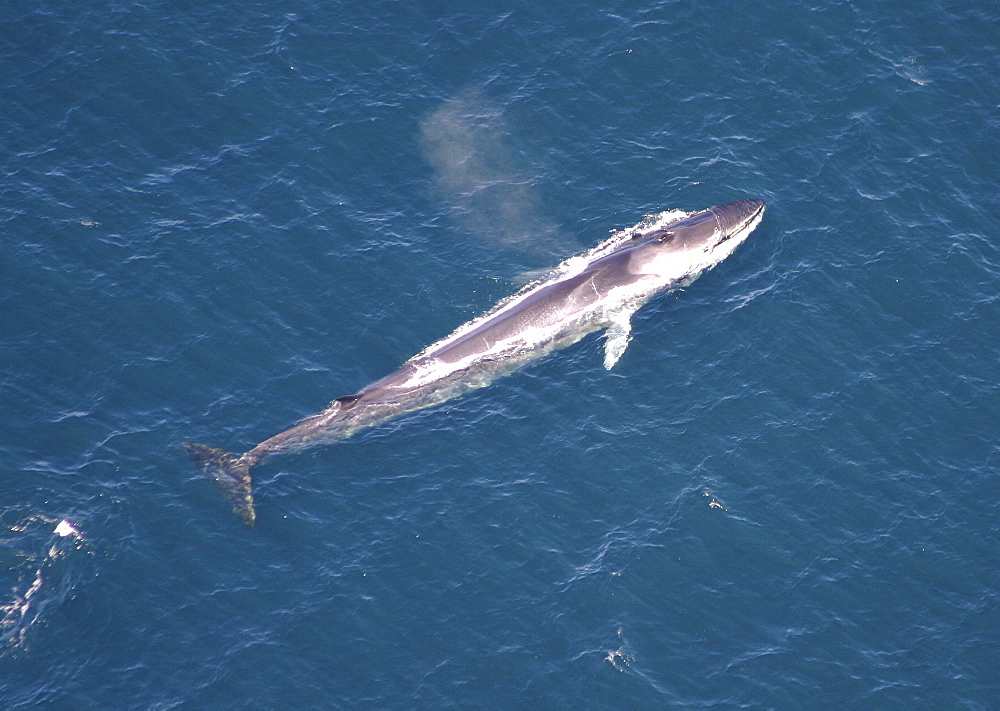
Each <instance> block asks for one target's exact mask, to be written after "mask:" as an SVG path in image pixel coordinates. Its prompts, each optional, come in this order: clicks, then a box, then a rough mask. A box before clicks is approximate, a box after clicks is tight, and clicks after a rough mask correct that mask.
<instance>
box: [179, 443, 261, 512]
mask: <svg viewBox="0 0 1000 711" xmlns="http://www.w3.org/2000/svg"><path fill="white" fill-rule="evenodd" d="M181 449H183V450H184V451H185V452H187V454H188V456H189V457H191V461H192V462H194V463H195V464H197V465H198V467H199V468H200V469H201V470H202V471H203V472H205V473H206V474H208V475H209V476H211V477H212V478H213V479H215V481H217V482H218V484H219V488H220V489H221V490H222V495H223V497H225V499H226V501H228V502H229V503H230V505H231V506H232V507H233V512H234V513H235V514H236V515H237V516H239V517H240V518H242V519H243V523H245V524H246V525H247V526H249V527H250V528H253V524H254V521H255V520H256V519H257V512H256V511H254V507H253V484H252V481H251V479H250V467H252V466H253V465H254V464H256V463H257V459H258V458H257V457H252V456H250V455H249V454H242V455H240V454H233V453H232V452H226V451H224V450H222V449H219V448H218V447H209V446H208V445H206V444H196V443H194V442H182V443H181Z"/></svg>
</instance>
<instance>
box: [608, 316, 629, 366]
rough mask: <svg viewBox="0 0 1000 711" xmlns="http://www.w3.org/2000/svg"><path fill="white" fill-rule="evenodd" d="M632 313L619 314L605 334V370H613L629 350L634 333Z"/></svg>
mask: <svg viewBox="0 0 1000 711" xmlns="http://www.w3.org/2000/svg"><path fill="white" fill-rule="evenodd" d="M631 319H632V312H631V311H622V312H621V313H619V314H617V315H616V316H615V317H614V318H613V320H612V322H611V325H610V326H608V330H607V332H606V333H605V334H604V368H605V369H606V370H611V369H612V368H614V367H615V363H617V362H618V359H619V358H621V357H622V353H624V352H625V349H626V348H628V343H629V341H630V340H631V333H632V320H631Z"/></svg>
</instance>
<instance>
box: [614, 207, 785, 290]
mask: <svg viewBox="0 0 1000 711" xmlns="http://www.w3.org/2000/svg"><path fill="white" fill-rule="evenodd" d="M765 207H766V206H765V204H764V203H763V202H762V201H760V200H738V201H736V202H729V203H726V204H724V205H717V206H715V207H711V208H709V209H707V210H702V211H701V212H696V213H694V214H693V215H689V216H688V217H685V218H684V219H682V220H679V221H677V222H674V223H672V224H670V225H668V226H666V227H664V228H663V229H660V230H657V231H656V232H653V233H650V234H647V235H644V236H643V238H642V239H643V242H642V244H641V245H640V246H639V247H638V249H636V250H635V253H634V255H633V257H632V264H631V268H632V271H633V272H637V273H641V274H646V275H655V276H656V277H659V278H661V279H669V280H675V281H683V282H685V283H690V282H691V281H694V279H695V278H696V277H697V276H698V275H699V274H701V273H702V272H703V271H705V270H706V269H711V268H712V267H714V266H715V265H716V264H718V263H719V262H721V261H722V260H723V259H725V258H726V257H728V256H729V255H730V254H732V253H733V251H734V250H735V249H736V248H737V247H738V246H739V245H740V244H741V243H742V242H743V241H744V240H745V239H746V238H747V237H748V236H749V235H750V233H751V232H753V230H754V228H755V227H757V225H758V224H760V220H761V218H762V217H763V215H764V208H765Z"/></svg>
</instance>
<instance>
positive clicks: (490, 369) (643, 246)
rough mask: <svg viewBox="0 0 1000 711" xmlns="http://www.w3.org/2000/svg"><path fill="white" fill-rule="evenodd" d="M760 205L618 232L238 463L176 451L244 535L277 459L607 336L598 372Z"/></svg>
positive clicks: (734, 237)
mask: <svg viewBox="0 0 1000 711" xmlns="http://www.w3.org/2000/svg"><path fill="white" fill-rule="evenodd" d="M764 209H765V204H764V203H763V202H762V201H760V200H739V201H737V202H730V203H726V204H724V205H717V206H715V207H712V208H709V209H707V210H701V211H698V212H694V213H686V212H682V211H679V210H677V211H672V212H665V213H661V214H660V215H656V216H652V217H651V218H648V219H647V220H646V221H644V222H641V223H639V224H638V225H636V226H635V227H633V228H631V229H628V230H622V231H621V232H618V233H616V234H615V235H613V236H612V237H611V238H610V239H608V240H605V241H604V242H602V243H601V244H600V245H598V246H597V247H595V248H594V249H592V250H590V251H588V252H586V253H585V254H583V255H579V256H576V257H572V258H570V259H568V260H566V261H565V262H563V263H562V264H561V265H559V266H558V267H556V269H554V270H553V271H552V272H550V273H549V274H548V275H547V276H546V278H544V279H543V280H541V281H539V282H536V283H534V284H529V285H528V286H526V287H525V288H523V289H521V290H520V291H518V292H517V293H515V294H514V295H513V296H511V297H509V298H507V299H505V300H503V301H501V302H500V303H498V304H497V305H496V306H494V307H493V309H491V310H490V311H487V312H486V313H485V314H483V315H482V316H480V317H478V318H476V319H473V320H472V321H470V322H469V323H467V324H465V325H464V326H461V327H459V328H458V329H457V330H456V331H455V332H454V333H452V334H451V335H450V336H448V337H446V338H444V339H442V340H440V341H437V342H436V343H433V344H431V345H430V346H428V347H427V348H426V349H424V350H423V351H422V352H420V353H418V354H417V355H415V356H414V357H412V358H410V359H409V360H408V361H406V363H404V364H403V365H402V367H400V369H399V370H397V371H396V372H394V373H391V374H389V375H387V376H386V377H384V378H381V379H380V380H376V381H375V382H373V383H371V384H370V385H367V386H366V387H364V388H362V389H361V390H359V391H358V392H357V393H355V394H353V395H347V396H344V397H339V398H336V399H335V400H333V402H331V403H330V405H329V407H327V408H326V409H325V410H323V411H322V412H319V413H317V414H315V415H311V416H310V417H307V418H305V419H304V420H302V421H300V422H299V423H298V424H296V425H294V426H293V427H291V428H290V429H288V430H285V431H284V432H280V433H278V434H276V435H274V436H273V437H271V438H269V439H267V440H265V441H263V442H261V443H260V444H258V445H257V446H255V447H253V448H252V449H250V450H249V451H247V452H245V453H244V454H233V453H230V452H227V451H225V450H222V449H218V448H216V447H209V446H208V445H204V444H196V443H192V442H185V443H182V444H181V447H182V448H183V449H184V450H185V451H186V452H187V453H188V455H189V456H190V458H191V459H192V460H193V461H194V462H195V464H197V465H198V466H199V467H200V468H201V469H202V470H203V471H204V472H206V473H207V474H209V475H210V476H211V477H212V478H214V479H215V480H216V482H218V484H219V486H220V489H221V491H222V494H223V496H224V497H225V498H226V499H227V500H228V501H229V503H230V504H231V505H232V507H233V511H234V512H235V513H236V514H237V515H238V516H240V517H241V518H242V519H243V521H244V523H246V524H247V526H253V525H254V521H255V520H256V516H257V515H256V509H255V506H254V498H253V486H252V480H251V476H250V470H251V469H252V468H253V467H254V466H255V465H257V464H258V463H259V462H261V461H262V460H264V459H266V458H268V457H271V456H274V455H276V454H282V453H288V452H293V451H297V450H301V449H303V448H306V447H310V446H314V445H317V444H323V443H329V442H335V441H338V440H341V439H344V438H346V437H350V436H351V435H352V434H354V433H355V432H357V431H359V430H362V429H365V428H368V427H372V426H374V425H377V424H379V423H381V422H384V421H386V420H388V419H391V418H394V417H397V416H399V415H402V414H404V413H408V412H413V411H414V410H419V409H422V408H426V407H431V406H433V405H437V404H440V403H442V402H444V401H446V400H449V399H451V398H453V397H456V396H458V395H461V394H463V393H464V392H467V391H469V390H473V389H475V388H480V387H484V386H486V385H488V384H490V383H491V382H492V381H493V380H495V379H496V378H498V377H501V376H503V375H506V374H508V373H511V372H513V371H514V370H517V369H518V368H520V367H522V366H523V365H526V364H527V363H529V362H531V361H533V360H536V359H538V358H541V357H543V356H545V355H547V354H548V353H551V352H552V351H555V350H558V349H561V348H565V347H566V346H569V345H571V344H573V343H576V342H577V341H579V340H580V339H582V338H583V337H584V336H586V335H587V334H589V333H593V332H594V331H598V330H602V329H605V330H606V340H605V354H604V367H605V368H609V369H610V368H612V367H613V366H614V365H615V363H616V362H617V361H618V359H619V358H620V357H621V355H622V353H624V351H625V349H626V347H627V345H628V342H629V340H630V337H631V326H630V319H631V316H632V314H633V313H635V311H636V310H638V309H639V308H640V307H641V306H642V305H643V304H645V303H646V302H647V301H648V300H649V299H650V298H651V297H652V296H654V295H655V294H657V293H660V292H664V291H669V290H672V289H676V288H679V287H683V286H687V285H688V284H690V283H691V282H692V281H694V279H695V278H697V277H698V275H699V274H701V273H702V272H704V271H705V270H707V269H710V268H711V267H713V266H715V265H716V264H718V263H719V262H721V261H722V260H723V259H725V258H726V257H728V256H729V255H730V254H732V253H733V251H734V250H735V249H736V247H737V246H738V245H739V244H740V243H742V242H743V241H744V240H745V239H746V238H747V236H749V234H750V233H751V232H752V231H753V230H754V228H756V227H757V225H758V224H759V223H760V221H761V218H762V217H763V214H764Z"/></svg>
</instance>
